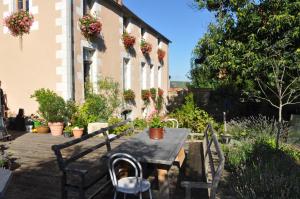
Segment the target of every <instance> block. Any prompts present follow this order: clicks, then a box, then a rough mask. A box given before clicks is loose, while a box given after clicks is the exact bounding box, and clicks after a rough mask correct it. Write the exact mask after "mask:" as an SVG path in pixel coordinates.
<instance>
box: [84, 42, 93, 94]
mask: <svg viewBox="0 0 300 199" xmlns="http://www.w3.org/2000/svg"><path fill="white" fill-rule="evenodd" d="M93 54H94V51H93V50H90V49H87V48H84V49H83V81H84V94H85V96H86V94H87V91H88V90H87V89H88V88H89V84H90V83H91V76H92V70H91V65H92V63H93V61H92V56H93Z"/></svg>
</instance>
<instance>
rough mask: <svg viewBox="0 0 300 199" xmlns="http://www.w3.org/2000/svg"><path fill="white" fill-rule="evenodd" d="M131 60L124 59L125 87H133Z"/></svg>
mask: <svg viewBox="0 0 300 199" xmlns="http://www.w3.org/2000/svg"><path fill="white" fill-rule="evenodd" d="M130 73H131V71H130V60H129V59H128V58H124V59H123V89H124V90H128V89H131V75H130Z"/></svg>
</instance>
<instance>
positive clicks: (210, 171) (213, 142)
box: [181, 124, 225, 199]
mask: <svg viewBox="0 0 300 199" xmlns="http://www.w3.org/2000/svg"><path fill="white" fill-rule="evenodd" d="M212 146H214V149H213V150H212ZM199 153H200V151H199ZM213 153H216V154H217V156H216V158H217V160H216V161H215V159H214V157H213ZM203 157H204V164H203V165H202V166H204V172H205V179H206V180H205V182H201V181H182V182H181V186H182V187H184V188H185V190H186V194H185V198H186V199H190V198H191V189H208V194H209V198H210V199H214V198H215V197H216V191H217V188H218V184H219V181H220V179H221V175H222V172H223V169H224V164H225V158H224V154H223V152H222V149H221V147H220V144H219V142H218V138H217V135H216V134H215V131H214V129H213V128H212V126H211V125H210V124H209V125H208V126H207V128H206V130H205V132H204V140H203ZM194 159H197V158H194ZM198 161H199V159H198ZM214 162H217V165H215V163H214ZM198 169H202V168H201V167H200V166H199V168H198ZM199 172H201V171H199Z"/></svg>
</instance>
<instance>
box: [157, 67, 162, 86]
mask: <svg viewBox="0 0 300 199" xmlns="http://www.w3.org/2000/svg"><path fill="white" fill-rule="evenodd" d="M161 75H162V67H161V66H159V67H158V74H157V76H158V78H157V80H158V82H157V85H158V87H159V88H161Z"/></svg>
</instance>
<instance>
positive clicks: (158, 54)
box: [157, 49, 166, 62]
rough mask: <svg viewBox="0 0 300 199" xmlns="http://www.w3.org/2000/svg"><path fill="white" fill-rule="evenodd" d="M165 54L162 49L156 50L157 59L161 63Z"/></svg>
mask: <svg viewBox="0 0 300 199" xmlns="http://www.w3.org/2000/svg"><path fill="white" fill-rule="evenodd" d="M165 55H166V52H165V51H164V50H162V49H158V50H157V57H158V60H159V61H160V62H162V61H163V60H164V58H165Z"/></svg>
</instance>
